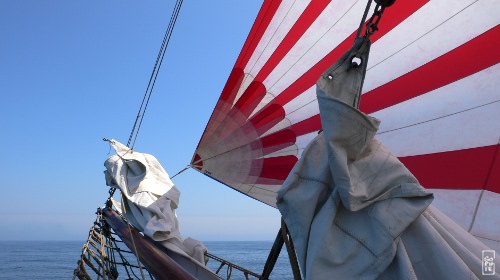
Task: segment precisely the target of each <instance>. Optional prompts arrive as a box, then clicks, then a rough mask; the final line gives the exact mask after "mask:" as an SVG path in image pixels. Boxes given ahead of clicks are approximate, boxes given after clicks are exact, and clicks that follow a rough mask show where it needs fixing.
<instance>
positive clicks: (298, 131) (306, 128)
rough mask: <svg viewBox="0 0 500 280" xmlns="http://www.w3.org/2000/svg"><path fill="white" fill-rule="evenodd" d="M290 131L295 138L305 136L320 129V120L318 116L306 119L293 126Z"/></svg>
mask: <svg viewBox="0 0 500 280" xmlns="http://www.w3.org/2000/svg"><path fill="white" fill-rule="evenodd" d="M290 129H291V130H292V131H293V132H294V133H295V135H296V136H301V135H305V134H308V133H311V132H314V131H318V130H320V129H321V118H320V117H319V115H315V116H312V117H310V118H308V119H305V120H303V121H300V122H298V123H296V124H293V125H292V126H291V127H290Z"/></svg>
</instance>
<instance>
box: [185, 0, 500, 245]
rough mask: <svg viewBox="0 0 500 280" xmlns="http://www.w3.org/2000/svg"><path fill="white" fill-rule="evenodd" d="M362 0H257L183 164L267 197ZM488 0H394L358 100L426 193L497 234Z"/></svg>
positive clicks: (497, 104) (271, 198)
mask: <svg viewBox="0 0 500 280" xmlns="http://www.w3.org/2000/svg"><path fill="white" fill-rule="evenodd" d="M365 5H366V1H350V0H349V1H347V0H339V1H325V0H313V1H305V0H297V1H270V0H265V1H264V3H263V5H262V8H261V10H260V11H259V13H258V15H257V17H256V20H255V23H254V25H253V26H252V29H251V30H250V32H249V35H248V38H247V40H246V42H245V44H244V45H243V48H242V50H241V52H240V54H239V57H238V58H237V60H236V63H235V65H234V67H233V70H232V71H231V73H230V75H229V78H228V80H227V83H226V85H225V87H224V88H223V90H222V93H221V95H220V98H219V100H218V102H217V104H216V106H215V108H214V111H213V113H212V116H211V117H210V119H209V121H208V124H207V126H206V128H205V131H204V133H203V135H202V137H201V139H200V142H199V144H198V147H197V149H196V151H195V154H194V155H193V158H192V162H191V165H192V166H193V167H194V168H195V169H197V170H199V171H200V172H202V173H204V174H206V175H207V176H210V177H212V178H214V179H216V180H218V181H220V182H222V183H224V184H226V185H227V186H229V187H231V188H233V189H235V190H237V191H239V192H241V193H244V194H246V195H248V196H250V197H252V198H255V199H257V200H259V201H262V202H264V203H266V204H268V205H271V206H276V192H277V191H278V189H279V188H280V187H281V185H282V183H283V181H284V179H285V178H286V177H287V175H288V174H289V172H290V170H291V169H292V168H293V166H294V165H295V164H296V162H297V161H298V159H299V158H300V157H301V155H302V153H303V151H304V148H305V147H306V145H307V144H308V143H309V142H310V141H311V140H312V139H313V138H314V137H315V136H316V135H317V133H318V131H319V130H320V129H321V127H322V125H321V120H320V117H319V109H318V103H317V99H316V95H315V82H316V80H317V79H318V77H319V76H320V75H321V73H323V72H324V71H325V70H326V69H327V68H328V67H329V66H330V65H332V64H333V63H334V62H335V61H336V60H337V59H338V58H339V57H340V56H341V55H342V54H343V53H344V52H345V51H346V50H348V49H349V48H350V47H351V46H352V43H353V41H354V36H355V33H356V29H357V27H358V26H359V20H360V19H361V17H362V14H363V11H364V8H365ZM499 10H500V1H491V0H464V1H452V0H433V1H430V0H413V1H396V3H395V4H394V5H392V6H391V7H390V8H387V9H386V11H385V12H384V15H383V18H382V20H381V22H380V24H379V31H377V32H376V33H375V34H374V35H373V36H372V37H371V40H372V42H373V45H372V49H371V54H370V61H369V62H368V69H367V74H366V80H365V84H364V88H363V91H362V97H361V104H360V110H361V111H362V112H364V113H366V114H368V115H370V116H373V117H376V118H377V119H380V120H381V126H380V128H379V130H378V132H377V135H376V136H375V137H376V138H377V139H378V140H380V141H382V142H383V143H384V144H385V145H386V146H387V147H388V148H389V149H390V150H391V151H392V152H393V153H394V154H395V155H396V156H397V157H398V158H399V160H400V161H401V162H402V163H404V164H405V165H406V166H407V167H408V169H409V170H410V171H411V172H412V173H413V174H414V175H415V176H416V178H417V179H418V180H419V182H420V184H421V185H423V186H425V187H426V188H429V189H432V191H433V192H434V193H435V196H436V199H435V203H434V204H435V205H436V206H437V207H438V208H439V209H441V210H442V211H443V212H445V213H446V214H447V215H449V216H450V217H451V218H453V219H455V220H457V222H458V223H459V224H460V225H462V226H463V227H464V228H465V229H466V230H467V231H469V232H471V233H474V234H475V235H476V236H479V237H481V238H483V239H482V241H484V242H485V243H487V242H489V240H495V241H497V242H498V240H499V238H500V221H499V220H500V218H499V215H498V214H493V213H500V121H499V119H500V91H499V90H498V89H499V88H500V65H499V62H500V52H499V51H498V46H500V27H499V23H500V16H499V15H498V11H499Z"/></svg>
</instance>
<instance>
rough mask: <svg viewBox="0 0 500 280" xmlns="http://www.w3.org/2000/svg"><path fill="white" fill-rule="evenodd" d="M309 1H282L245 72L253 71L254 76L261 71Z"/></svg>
mask: <svg viewBox="0 0 500 280" xmlns="http://www.w3.org/2000/svg"><path fill="white" fill-rule="evenodd" d="M308 3H309V2H308V1H283V2H281V4H280V7H279V8H278V10H277V11H276V13H275V15H274V17H273V19H272V20H271V22H270V23H269V26H268V28H267V30H266V31H265V32H264V35H263V36H262V39H261V40H260V42H259V43H258V45H257V47H256V48H255V51H254V53H253V54H252V56H251V57H250V60H249V61H248V63H247V65H246V67H245V73H251V74H252V75H253V76H254V77H255V76H256V75H257V73H259V71H260V70H261V69H262V67H263V66H264V64H265V63H266V62H267V61H268V60H269V58H270V57H271V55H272V54H273V53H274V51H275V50H276V48H277V47H278V46H279V44H280V43H281V41H283V38H285V36H286V35H287V34H288V32H289V31H290V29H291V28H292V26H293V25H294V24H295V22H297V19H298V18H299V17H300V15H301V14H302V13H303V12H304V10H305V9H306V7H307V5H308Z"/></svg>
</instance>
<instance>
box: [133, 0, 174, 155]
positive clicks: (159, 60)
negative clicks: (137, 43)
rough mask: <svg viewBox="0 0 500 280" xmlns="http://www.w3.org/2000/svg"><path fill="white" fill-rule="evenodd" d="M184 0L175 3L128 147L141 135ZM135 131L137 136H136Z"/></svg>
mask: <svg viewBox="0 0 500 280" xmlns="http://www.w3.org/2000/svg"><path fill="white" fill-rule="evenodd" d="M182 2H183V0H177V2H176V3H175V7H174V11H173V12H172V16H171V17H170V22H169V24H168V27H167V30H166V31H165V35H164V36H163V41H162V44H161V47H160V51H159V52H158V56H157V57H156V62H155V65H154V67H153V71H152V72H151V76H150V78H149V82H148V86H147V87H146V92H145V93H144V97H143V98H142V102H141V106H140V107H139V112H138V113H137V116H136V118H135V122H134V125H133V126H132V131H131V132H130V136H129V138H128V141H127V147H130V143H131V141H132V138H134V142H133V143H132V147H131V148H132V149H133V148H134V146H135V142H136V140H137V136H138V135H139V131H140V129H141V126H142V121H143V119H144V115H145V114H146V109H147V107H148V104H149V100H150V98H151V95H152V93H153V89H154V86H155V84H156V78H157V77H158V73H159V72H160V68H161V65H162V62H163V58H164V57H165V52H166V50H167V47H168V43H169V42H170V37H171V36H172V32H173V29H174V26H175V23H176V21H177V17H178V15H179V11H180V9H181V6H182ZM136 128H137V130H136ZM134 133H135V137H134Z"/></svg>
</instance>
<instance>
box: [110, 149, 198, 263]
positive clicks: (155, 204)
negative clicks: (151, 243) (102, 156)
mask: <svg viewBox="0 0 500 280" xmlns="http://www.w3.org/2000/svg"><path fill="white" fill-rule="evenodd" d="M110 144H111V146H112V147H113V148H114V149H115V151H116V154H115V155H113V156H111V157H109V158H108V159H107V160H106V161H105V163H104V166H105V167H106V171H105V172H104V173H105V175H106V185H108V186H110V187H114V188H117V189H120V191H121V194H122V198H123V200H122V201H123V203H121V209H118V210H119V211H121V213H122V214H124V215H125V217H126V218H127V221H128V222H129V223H130V224H131V225H133V226H134V227H136V228H137V229H138V230H139V231H141V232H143V233H144V234H145V235H147V236H149V237H150V238H152V239H153V240H155V241H158V242H160V243H161V244H162V245H163V246H165V247H167V248H168V249H170V250H172V251H174V252H176V253H179V254H181V255H184V256H186V257H190V258H193V259H195V260H197V261H198V262H199V263H200V264H205V256H204V254H205V252H206V250H207V249H206V247H205V246H204V245H203V244H202V243H201V242H199V241H197V240H194V239H192V238H186V239H184V238H183V237H182V236H181V234H180V231H179V222H178V220H177V215H176V213H175V209H177V208H178V205H179V198H180V195H181V193H180V192H179V190H178V189H177V188H176V187H175V186H174V183H173V182H172V180H170V177H169V176H168V174H167V172H166V171H165V170H164V169H163V167H162V166H161V164H160V163H159V162H158V160H157V159H156V158H155V157H154V156H153V155H150V154H144V153H138V152H136V151H133V150H131V149H129V148H128V147H127V146H125V145H123V144H121V143H120V142H118V141H116V140H110ZM115 205H116V204H115Z"/></svg>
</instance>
